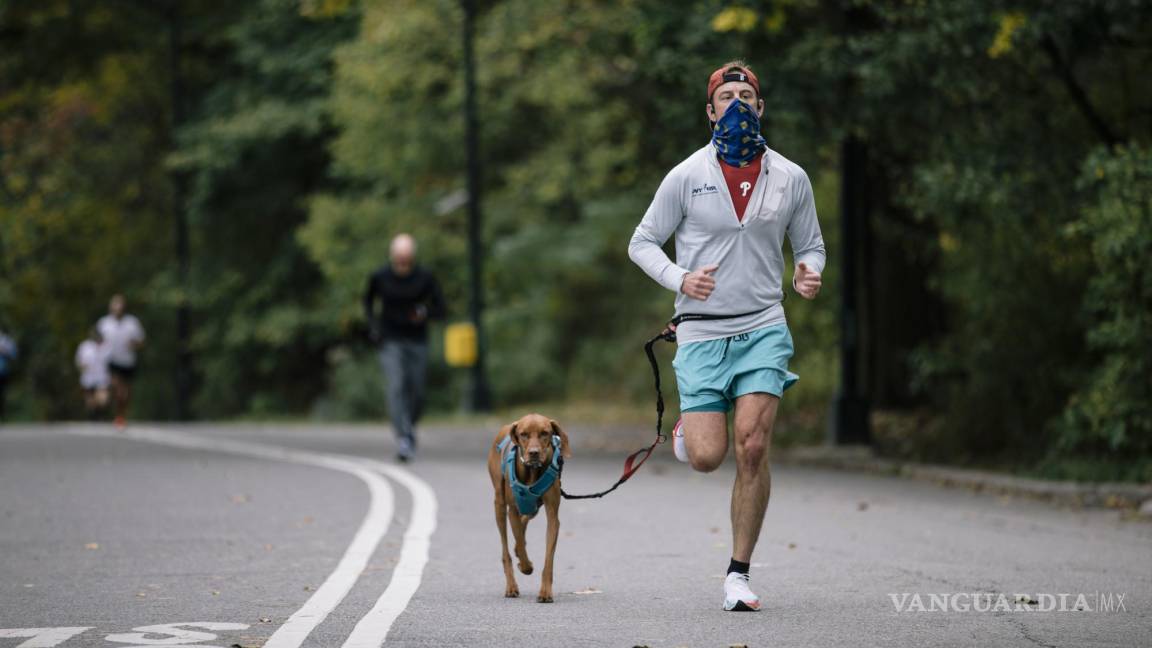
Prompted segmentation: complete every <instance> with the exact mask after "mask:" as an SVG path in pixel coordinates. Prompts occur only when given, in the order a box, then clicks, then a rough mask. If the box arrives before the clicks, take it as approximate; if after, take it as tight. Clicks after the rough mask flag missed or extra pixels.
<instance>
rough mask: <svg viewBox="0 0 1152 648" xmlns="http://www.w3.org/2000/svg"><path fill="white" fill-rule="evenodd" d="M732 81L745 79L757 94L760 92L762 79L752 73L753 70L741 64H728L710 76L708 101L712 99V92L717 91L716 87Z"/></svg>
mask: <svg viewBox="0 0 1152 648" xmlns="http://www.w3.org/2000/svg"><path fill="white" fill-rule="evenodd" d="M730 81H743V82H744V83H747V84H748V85H750V86H752V87H753V88H754V89H755V90H756V94H757V95H759V94H760V80H759V79H757V78H756V75H755V74H752V70H749V69H748V68H746V67H742V66H739V65H727V66H724V67H722V68H720V69H718V70H716V71H715V72H713V73H712V76H710V77H708V101H712V93H714V92H716V88H719V87H720V86H722V85H724V84H725V83H728V82H730Z"/></svg>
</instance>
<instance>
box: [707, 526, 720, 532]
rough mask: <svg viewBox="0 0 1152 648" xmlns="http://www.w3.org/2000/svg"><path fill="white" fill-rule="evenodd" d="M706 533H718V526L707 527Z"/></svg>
mask: <svg viewBox="0 0 1152 648" xmlns="http://www.w3.org/2000/svg"><path fill="white" fill-rule="evenodd" d="M708 533H720V527H712V528H711V529H708Z"/></svg>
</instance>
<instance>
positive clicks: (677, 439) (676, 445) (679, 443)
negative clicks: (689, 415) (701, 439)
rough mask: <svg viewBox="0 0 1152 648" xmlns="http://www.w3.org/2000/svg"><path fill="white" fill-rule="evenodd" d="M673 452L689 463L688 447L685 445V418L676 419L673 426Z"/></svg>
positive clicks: (678, 457)
mask: <svg viewBox="0 0 1152 648" xmlns="http://www.w3.org/2000/svg"><path fill="white" fill-rule="evenodd" d="M672 454H674V455H676V458H677V459H679V460H680V461H683V462H684V463H688V448H687V447H685V446H684V419H682V418H680V419H676V425H673V426H672Z"/></svg>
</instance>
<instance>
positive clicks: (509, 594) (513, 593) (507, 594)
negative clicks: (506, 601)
mask: <svg viewBox="0 0 1152 648" xmlns="http://www.w3.org/2000/svg"><path fill="white" fill-rule="evenodd" d="M504 598H520V588H518V587H509V588H508V589H506V590H504Z"/></svg>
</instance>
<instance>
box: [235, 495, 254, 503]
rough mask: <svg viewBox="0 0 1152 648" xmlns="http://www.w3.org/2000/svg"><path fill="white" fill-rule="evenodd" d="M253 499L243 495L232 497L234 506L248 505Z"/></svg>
mask: <svg viewBox="0 0 1152 648" xmlns="http://www.w3.org/2000/svg"><path fill="white" fill-rule="evenodd" d="M251 499H252V498H251V497H249V496H247V495H244V494H243V493H241V494H240V495H233V496H232V503H233V504H247V503H248V502H249V501H250V500H251Z"/></svg>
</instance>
